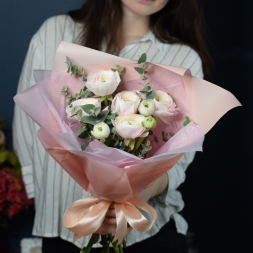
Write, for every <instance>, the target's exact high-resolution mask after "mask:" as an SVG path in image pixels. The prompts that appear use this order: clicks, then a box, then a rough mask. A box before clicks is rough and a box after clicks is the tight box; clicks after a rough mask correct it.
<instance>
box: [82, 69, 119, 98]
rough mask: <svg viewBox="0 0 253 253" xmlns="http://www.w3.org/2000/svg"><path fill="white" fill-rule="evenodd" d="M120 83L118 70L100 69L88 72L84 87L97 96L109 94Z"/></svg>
mask: <svg viewBox="0 0 253 253" xmlns="http://www.w3.org/2000/svg"><path fill="white" fill-rule="evenodd" d="M119 83H120V76H119V73H118V71H116V72H113V71H111V70H100V71H97V72H95V73H92V72H90V73H89V74H88V77H87V82H86V87H87V88H88V90H90V91H92V92H93V93H94V94H95V95H97V96H101V97H103V96H107V95H111V94H112V93H113V92H114V91H115V90H116V89H117V87H118V85H119Z"/></svg>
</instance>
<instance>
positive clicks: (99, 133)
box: [91, 122, 110, 140]
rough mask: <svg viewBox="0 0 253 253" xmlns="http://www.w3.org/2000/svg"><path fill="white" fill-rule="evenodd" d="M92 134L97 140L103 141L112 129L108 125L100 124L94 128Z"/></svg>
mask: <svg viewBox="0 0 253 253" xmlns="http://www.w3.org/2000/svg"><path fill="white" fill-rule="evenodd" d="M91 133H92V135H93V136H94V137H95V138H96V139H99V140H103V139H105V138H107V137H108V136H109V134H110V128H109V126H108V125H107V124H106V123H104V122H99V123H98V124H96V125H95V126H94V127H93V131H91Z"/></svg>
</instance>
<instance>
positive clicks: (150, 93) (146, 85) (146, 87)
mask: <svg viewBox="0 0 253 253" xmlns="http://www.w3.org/2000/svg"><path fill="white" fill-rule="evenodd" d="M146 60H147V55H146V54H145V53H144V54H142V55H141V57H140V58H139V60H138V64H140V67H134V69H135V70H136V71H137V72H138V73H139V74H140V77H141V79H142V80H143V83H141V85H143V89H142V90H141V91H140V92H141V93H142V94H144V95H145V96H146V99H147V100H152V99H154V97H155V95H156V92H155V91H154V90H152V89H151V86H150V82H147V80H148V78H147V76H146V74H147V73H148V71H147V69H148V66H149V65H147V64H145V62H146Z"/></svg>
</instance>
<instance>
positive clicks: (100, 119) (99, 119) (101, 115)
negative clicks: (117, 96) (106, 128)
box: [97, 110, 110, 123]
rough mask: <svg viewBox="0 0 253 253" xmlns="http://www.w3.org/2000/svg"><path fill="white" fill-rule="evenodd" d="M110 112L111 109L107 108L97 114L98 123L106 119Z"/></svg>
mask: <svg viewBox="0 0 253 253" xmlns="http://www.w3.org/2000/svg"><path fill="white" fill-rule="evenodd" d="M109 112H110V110H105V111H102V112H100V113H99V114H98V115H97V119H98V123H99V122H101V121H104V120H105V119H106V117H107V115H108V113H109Z"/></svg>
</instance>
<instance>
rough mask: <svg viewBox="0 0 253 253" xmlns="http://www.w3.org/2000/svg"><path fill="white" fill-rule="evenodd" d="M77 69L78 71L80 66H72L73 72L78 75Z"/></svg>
mask: <svg viewBox="0 0 253 253" xmlns="http://www.w3.org/2000/svg"><path fill="white" fill-rule="evenodd" d="M77 71H78V66H76V65H74V66H71V73H72V74H73V75H76V74H77Z"/></svg>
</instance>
